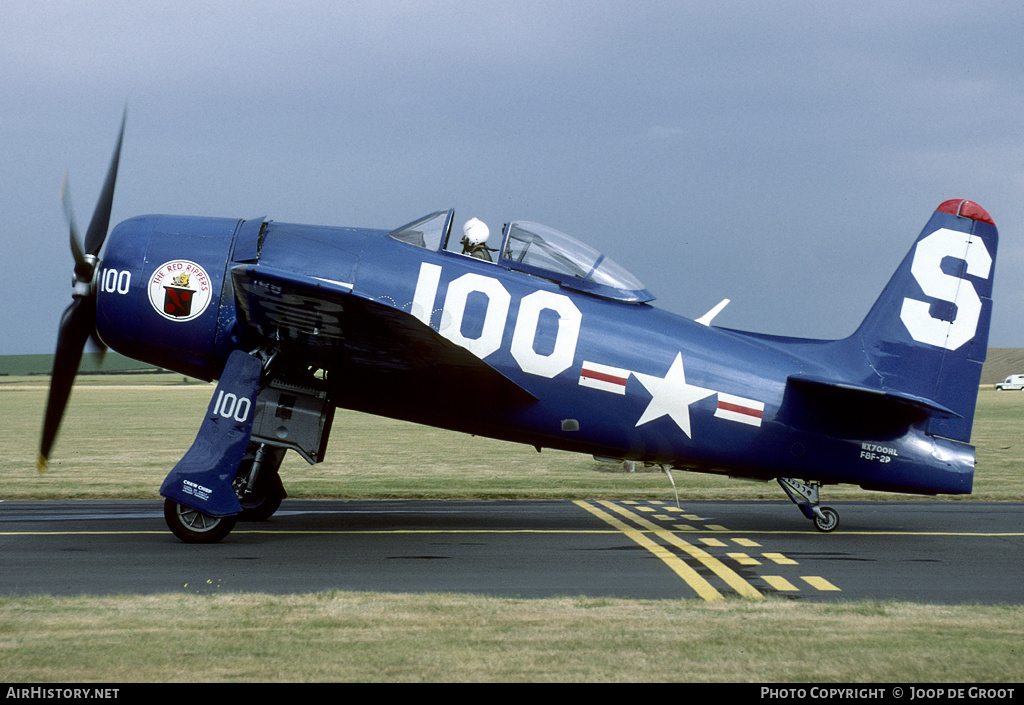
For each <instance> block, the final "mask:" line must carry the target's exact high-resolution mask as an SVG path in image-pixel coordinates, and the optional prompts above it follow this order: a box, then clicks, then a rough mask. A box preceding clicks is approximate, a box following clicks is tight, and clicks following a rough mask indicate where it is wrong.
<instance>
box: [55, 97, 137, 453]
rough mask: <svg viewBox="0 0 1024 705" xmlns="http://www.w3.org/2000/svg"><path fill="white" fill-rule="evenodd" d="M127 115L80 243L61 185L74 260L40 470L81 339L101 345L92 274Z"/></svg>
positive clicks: (58, 419)
mask: <svg viewBox="0 0 1024 705" xmlns="http://www.w3.org/2000/svg"><path fill="white" fill-rule="evenodd" d="M127 119H128V109H127V108H125V112H124V115H123V117H122V118H121V131H120V132H119V133H118V135H117V146H116V147H115V148H114V156H113V158H112V159H111V160H110V168H109V169H108V170H107V178H106V180H105V181H104V183H103V191H102V192H101V193H100V198H99V201H98V202H97V203H96V209H95V210H94V211H93V214H92V220H91V221H90V222H89V229H88V231H86V234H85V241H84V244H82V243H81V241H80V238H79V235H78V227H77V226H76V225H75V218H74V214H73V213H72V210H71V197H70V195H69V194H68V180H67V175H66V174H65V176H64V183H63V185H62V186H61V204H62V206H63V208H64V216H65V217H66V218H67V221H68V231H69V235H70V238H69V239H70V242H71V254H72V256H73V257H74V259H75V277H74V283H73V287H74V288H73V290H72V301H71V305H70V306H68V307H67V308H66V309H65V310H64V315H63V316H62V317H61V320H60V328H59V330H58V332H57V351H56V353H55V354H54V356H53V373H52V376H51V378H50V391H49V395H48V396H47V400H46V411H45V413H44V415H43V433H42V437H41V438H40V441H39V458H38V460H37V466H38V468H39V471H40V472H43V471H44V470H45V469H46V463H47V459H48V458H49V456H50V451H51V450H52V449H53V444H54V442H55V441H56V440H57V432H58V431H59V430H60V424H61V421H62V420H63V418H64V410H65V408H67V405H68V399H69V398H70V397H71V389H72V387H73V386H74V383H75V376H76V375H77V374H78V365H79V364H80V363H81V361H82V352H83V350H84V349H85V344H86V341H88V340H89V339H90V338H92V339H93V340H94V341H95V342H96V344H97V345H98V346H99V347H100V349H101V350H106V346H105V345H103V343H102V341H100V339H99V336H98V335H97V333H96V290H95V282H94V276H95V273H96V266H97V264H98V262H99V260H98V259H97V257H98V256H99V252H100V249H101V248H102V247H103V241H104V240H106V238H107V229H108V228H109V227H110V211H111V208H112V206H113V203H114V184H115V182H116V181H117V167H118V163H119V162H120V160H121V143H122V142H123V141H124V126H125V122H126V121H127Z"/></svg>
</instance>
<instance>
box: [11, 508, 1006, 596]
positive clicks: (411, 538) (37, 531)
mask: <svg viewBox="0 0 1024 705" xmlns="http://www.w3.org/2000/svg"><path fill="white" fill-rule="evenodd" d="M833 506H834V507H835V508H836V509H837V510H838V511H839V514H840V520H841V524H840V527H839V529H837V530H836V532H834V533H830V534H823V533H820V532H818V531H816V530H814V528H813V526H812V525H811V523H810V522H809V521H807V520H806V519H804V518H803V516H802V515H801V514H800V512H799V510H798V509H797V508H796V507H795V506H794V505H792V504H790V503H788V502H683V503H681V505H680V506H679V507H676V505H675V504H674V503H672V502H625V501H616V502H608V501H596V500H595V501H578V502H571V501H412V500H409V501H303V500H297V501H292V500H286V501H285V503H284V504H283V505H282V508H281V510H280V511H279V512H278V514H277V515H275V516H274V517H273V518H272V519H271V520H269V521H267V522H261V523H248V524H247V523H239V524H238V526H237V527H236V528H235V530H234V531H233V532H232V533H231V534H230V535H229V536H228V537H227V539H225V541H224V542H222V543H220V544H215V545H210V546H195V545H186V544H183V543H181V542H179V541H178V540H177V539H176V538H174V537H173V536H172V535H171V533H170V532H169V530H168V529H167V528H166V526H165V524H164V520H163V515H162V503H161V502H160V501H118V502H92V501H71V502H65V501H60V502H56V501H53V502H0V595H33V594H53V595H81V594H90V595H106V594H154V593H164V592H187V593H210V592H269V593H305V592H316V591H323V590H359V591H384V592H454V593H474V594H485V595H499V596H508V597H527V598H530V597H555V596H594V597H628V598H641V599H678V598H683V599H697V600H708V601H715V600H719V599H723V598H729V597H733V596H736V595H745V596H747V597H749V598H751V599H761V598H763V597H765V596H778V597H782V598H789V599H798V600H814V601H825V600H862V599H879V600H888V599H895V600H910V601H915V602H927V603H939V604H962V603H1009V604H1022V603H1024V505H1022V504H1019V503H980V502H941V501H912V502H898V501H891V502H860V503H854V502H851V503H838V504H833Z"/></svg>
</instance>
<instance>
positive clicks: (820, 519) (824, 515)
mask: <svg viewBox="0 0 1024 705" xmlns="http://www.w3.org/2000/svg"><path fill="white" fill-rule="evenodd" d="M777 479H778V482H779V484H780V485H781V486H782V489H784V490H785V491H786V494H788V495H789V498H790V499H791V500H793V503H794V504H796V506H798V507H799V508H800V511H801V512H803V514H804V516H805V517H807V518H808V519H810V520H811V521H813V522H814V528H816V529H817V530H818V531H824V532H829V531H834V530H835V528H836V527H837V526H839V513H838V512H837V511H836V510H835V509H833V508H832V507H822V506H821V505H820V503H819V501H818V489H819V488H820V487H821V483H820V482H813V481H812V482H806V483H805V482H801V481H800V480H794V479H793V478H791V477H780V478H777Z"/></svg>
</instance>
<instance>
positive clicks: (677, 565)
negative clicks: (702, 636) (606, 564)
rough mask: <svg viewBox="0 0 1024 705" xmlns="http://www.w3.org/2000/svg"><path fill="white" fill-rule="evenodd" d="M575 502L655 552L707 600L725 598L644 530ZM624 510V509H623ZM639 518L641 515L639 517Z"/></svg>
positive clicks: (586, 503) (580, 502) (582, 503)
mask: <svg viewBox="0 0 1024 705" xmlns="http://www.w3.org/2000/svg"><path fill="white" fill-rule="evenodd" d="M575 504H576V505H577V506H579V507H582V508H583V509H586V510H587V511H588V512H590V513H591V514H593V515H594V516H596V517H597V518H598V519H600V520H601V521H603V522H605V523H606V524H608V525H610V526H612V527H614V528H616V529H618V530H619V531H621V532H622V533H623V534H625V535H626V536H628V537H629V538H630V539H632V540H633V541H635V542H636V543H638V544H639V545H641V546H643V547H644V548H646V549H647V550H648V551H650V552H651V553H653V554H654V555H655V556H657V557H658V558H660V559H661V560H662V561H663V562H664V563H665V565H667V566H668V567H669V568H671V569H672V571H673V572H675V574H676V575H678V576H679V577H680V578H682V579H683V580H684V581H685V582H686V584H687V585H689V586H690V587H691V588H693V589H694V590H695V591H696V592H697V594H698V595H700V596H701V597H702V598H703V599H704V600H706V601H707V602H714V601H717V600H724V599H725V598H724V597H722V593H720V592H718V590H716V589H715V588H714V587H713V586H712V585H711V583H709V582H708V581H707V580H705V579H704V578H702V577H701V576H700V575H699V574H698V573H697V571H695V570H694V569H693V568H691V567H690V566H688V565H687V564H686V562H685V561H683V560H681V559H680V558H679V556H677V555H675V554H674V553H672V552H671V551H669V550H668V549H667V548H665V547H664V546H662V545H661V544H660V543H658V542H657V541H652V540H651V539H650V538H648V537H647V536H646V535H645V534H644V533H643V532H642V531H639V530H637V529H634V528H633V527H631V526H629V525H628V524H626V523H625V522H622V521H619V520H618V519H616V518H615V517H614V516H612V515H611V514H608V513H607V512H604V511H602V510H600V509H598V508H597V507H595V506H594V505H592V504H590V503H589V502H582V501H579V500H577V501H576V502H575ZM623 511H624V510H623ZM637 518H638V519H639V517H637Z"/></svg>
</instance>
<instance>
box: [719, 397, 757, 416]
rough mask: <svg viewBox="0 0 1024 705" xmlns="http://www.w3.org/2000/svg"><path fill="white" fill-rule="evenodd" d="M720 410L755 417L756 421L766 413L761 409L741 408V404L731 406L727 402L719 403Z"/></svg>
mask: <svg viewBox="0 0 1024 705" xmlns="http://www.w3.org/2000/svg"><path fill="white" fill-rule="evenodd" d="M718 408H719V409H721V410H722V411H735V412H736V413H737V414H746V415H747V416H753V417H754V418H756V419H759V418H761V417H762V416H764V411H763V410H761V409H751V408H750V407H749V406H740V405H739V404H730V403H729V402H727V401H720V402H718Z"/></svg>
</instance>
